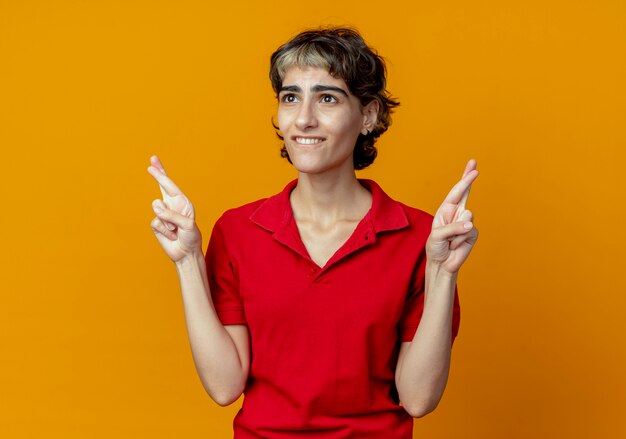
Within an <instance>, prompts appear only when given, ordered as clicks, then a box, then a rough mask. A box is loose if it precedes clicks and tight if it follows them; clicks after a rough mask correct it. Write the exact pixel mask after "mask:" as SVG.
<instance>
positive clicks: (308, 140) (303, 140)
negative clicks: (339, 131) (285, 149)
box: [293, 137, 326, 145]
mask: <svg viewBox="0 0 626 439" xmlns="http://www.w3.org/2000/svg"><path fill="white" fill-rule="evenodd" d="M293 140H294V141H295V142H296V143H298V144H300V145H316V144H318V143H321V142H323V141H324V140H326V139H324V138H323V137H293Z"/></svg>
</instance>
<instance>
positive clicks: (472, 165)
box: [459, 159, 478, 210]
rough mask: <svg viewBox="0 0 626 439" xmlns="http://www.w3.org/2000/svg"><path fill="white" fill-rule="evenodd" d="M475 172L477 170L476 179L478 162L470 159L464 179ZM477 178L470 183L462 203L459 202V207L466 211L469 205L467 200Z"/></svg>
mask: <svg viewBox="0 0 626 439" xmlns="http://www.w3.org/2000/svg"><path fill="white" fill-rule="evenodd" d="M473 170H476V173H477V174H476V177H477V176H478V170H477V169H476V160H474V159H470V160H469V161H468V162H467V165H465V171H463V178H464V177H465V176H466V175H467V174H469V173H470V172H472V171H473ZM476 177H474V178H473V179H472V181H470V183H469V186H468V187H467V189H466V190H465V192H464V193H463V196H462V197H461V201H459V207H460V208H461V209H462V210H465V204H466V203H467V198H468V197H469V193H470V189H471V187H472V182H473V181H474V179H476Z"/></svg>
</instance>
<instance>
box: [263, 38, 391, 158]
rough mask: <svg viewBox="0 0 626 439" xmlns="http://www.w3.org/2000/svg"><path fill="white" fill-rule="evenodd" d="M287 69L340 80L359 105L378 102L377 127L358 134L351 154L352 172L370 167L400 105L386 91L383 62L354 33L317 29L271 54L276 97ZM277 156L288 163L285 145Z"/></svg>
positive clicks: (273, 86) (290, 41)
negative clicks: (320, 71)
mask: <svg viewBox="0 0 626 439" xmlns="http://www.w3.org/2000/svg"><path fill="white" fill-rule="evenodd" d="M290 67H320V68H324V69H326V70H328V73H329V74H330V75H331V76H333V77H335V78H340V79H343V80H344V81H345V83H346V85H347V86H348V89H349V90H350V92H351V93H352V94H353V95H354V96H356V97H357V98H358V99H359V101H360V102H361V105H367V104H368V103H370V102H372V101H373V100H376V101H378V104H379V109H378V119H377V122H376V126H375V127H374V128H373V129H372V130H371V131H370V132H369V133H368V134H367V135H363V134H359V137H358V138H357V141H356V145H355V147H354V154H353V158H354V169H364V168H366V167H368V166H369V165H371V164H372V163H373V162H374V159H375V158H376V155H377V154H378V151H377V150H376V147H375V146H374V144H375V143H376V139H377V138H378V137H380V135H381V134H383V133H384V132H385V131H387V128H389V125H391V113H392V111H393V108H394V107H397V106H398V105H400V103H399V102H398V101H397V100H395V99H393V98H392V97H391V95H390V94H389V93H388V92H387V90H386V84H387V81H386V75H387V68H386V66H385V62H384V60H383V58H382V57H381V56H379V55H378V54H377V53H376V51H375V50H374V49H372V48H370V47H368V45H367V44H366V43H365V41H364V40H363V38H362V37H361V35H360V34H359V33H358V31H356V30H355V29H351V28H342V27H330V28H319V29H314V30H306V31H304V32H301V33H299V34H298V35H296V36H295V37H293V38H292V39H291V40H289V41H288V42H287V43H285V44H283V45H282V46H280V47H279V48H278V49H277V50H276V52H274V53H273V54H272V57H271V58H270V80H271V81H272V88H273V89H274V92H275V93H276V97H278V94H279V92H280V89H281V87H282V83H283V79H284V77H285V73H286V71H287V70H288V69H289V68H290ZM273 125H274V128H275V129H276V135H277V136H278V138H279V139H280V140H283V141H284V138H283V137H282V136H281V134H280V133H279V131H278V126H276V124H273ZM280 155H281V156H282V157H284V158H286V159H287V160H289V163H291V160H290V159H289V154H288V153H287V148H286V147H285V145H284V144H283V146H282V148H281V150H280Z"/></svg>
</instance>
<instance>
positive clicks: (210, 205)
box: [0, 0, 626, 439]
mask: <svg viewBox="0 0 626 439" xmlns="http://www.w3.org/2000/svg"><path fill="white" fill-rule="evenodd" d="M625 9H626V7H625V3H624V2H622V1H617V0H616V1H607V0H603V1H586V2H578V1H574V2H565V1H553V2H549V3H548V4H546V2H544V1H536V0H533V1H529V2H496V1H491V2H489V1H474V2H466V1H452V2H444V3H442V2H419V3H414V2H408V1H407V2H383V3H382V4H381V2H378V1H346V2H338V1H336V0H333V1H326V0H318V1H315V2H305V3H296V2H269V1H267V2H254V3H253V2H249V3H245V2H220V3H219V6H215V5H212V4H211V3H210V2H200V1H193V2H192V1H178V2H171V1H106V2H96V1H90V2H89V1H82V2H79V1H67V0H63V1H61V0H59V1H54V2H49V1H39V2H35V1H8V0H2V1H0V124H1V125H0V146H1V148H2V154H1V156H0V163H1V166H2V172H0V179H1V181H0V184H1V185H2V186H1V188H2V201H3V203H2V205H3V208H2V214H1V215H0V221H1V224H0V226H1V227H2V230H4V233H3V235H2V252H0V257H1V258H2V261H1V262H2V265H1V267H2V294H1V299H2V303H1V306H0V310H1V312H2V318H1V320H0V322H1V323H0V337H1V340H0V342H1V343H2V363H1V364H2V365H1V366H0V367H1V368H2V369H1V371H0V372H1V373H0V389H1V390H0V404H1V405H0V436H2V437H7V438H8V437H11V438H23V437H50V438H52V437H59V438H87V437H88V438H110V437H129V438H131V437H132V438H135V437H151V438H156V437H164V438H166V437H168V438H169V437H177V436H179V435H184V437H207V438H228V437H232V418H233V417H234V415H235V413H236V412H237V410H238V408H239V407H240V404H241V399H240V400H239V401H238V402H237V403H235V404H233V405H232V406H229V407H227V408H221V407H219V406H218V405H217V404H215V403H214V402H213V401H212V400H211V399H210V398H209V397H208V395H207V394H206V393H205V392H204V389H203V388H202V385H201V383H200V380H199V378H198V377H197V374H196V371H195V369H194V365H193V360H192V357H191V352H190V348H189V344H188V340H187V333H186V328H185V323H184V315H183V309H182V302H181V296H180V290H179V285H178V280H177V276H176V272H175V269H174V267H173V265H172V263H171V261H169V259H167V257H166V256H165V254H164V253H163V251H162V250H161V248H160V247H159V245H158V243H157V241H156V239H155V238H154V236H153V234H152V231H151V229H150V226H149V223H150V221H151V219H152V218H153V213H152V210H151V206H150V204H151V201H152V200H153V199H155V198H157V197H159V196H160V193H159V191H158V186H157V184H156V182H155V181H154V180H153V178H152V177H151V176H150V175H149V174H148V173H147V172H146V168H147V166H148V164H149V161H148V159H149V156H150V155H152V154H157V155H159V156H160V157H161V159H162V161H163V163H164V165H165V167H166V169H167V170H168V173H169V174H170V175H171V176H172V177H173V179H174V181H175V182H176V183H177V184H178V185H179V186H180V187H181V189H182V190H183V191H184V192H185V193H186V194H187V195H188V196H189V198H190V199H191V200H192V202H193V203H194V205H195V207H196V211H197V217H198V224H199V227H200V229H201V230H202V232H203V237H204V244H203V245H204V246H206V242H207V239H208V236H209V234H210V231H211V228H212V225H213V222H214V221H215V219H216V218H217V217H218V215H219V214H220V213H221V212H222V211H224V210H225V209H227V208H229V207H233V206H237V205H240V204H242V203H245V202H248V201H252V200H255V199H257V198H260V197H264V196H267V195H271V194H273V193H276V192H278V191H279V190H280V189H282V188H283V186H284V185H285V183H286V182H287V181H289V180H290V179H291V178H294V176H295V174H294V171H293V169H292V168H291V167H290V166H289V165H288V163H287V162H286V161H284V160H282V159H280V157H279V155H278V151H279V147H280V145H279V143H278V140H277V139H276V138H275V137H274V133H273V129H272V127H271V123H270V121H271V119H270V118H271V116H272V115H273V114H274V112H275V101H274V97H273V95H272V92H271V88H270V83H269V80H268V75H267V71H268V64H269V56H270V54H271V53H272V52H273V51H274V49H276V47H278V45H280V44H281V43H283V42H284V41H286V40H287V39H288V38H289V37H291V36H293V35H294V34H295V33H296V32H298V31H300V30H302V29H303V28H308V27H312V26H316V25H318V24H329V23H332V24H346V25H352V26H356V27H357V28H358V29H360V31H361V32H362V33H363V35H364V36H365V38H366V39H367V40H368V41H369V42H370V44H371V45H373V46H374V47H375V48H377V49H378V51H379V52H380V53H381V54H382V55H383V56H384V57H385V58H386V59H387V61H388V68H389V89H390V90H391V92H392V93H393V94H394V95H395V96H396V97H398V98H399V99H400V101H401V103H402V105H401V107H399V108H398V110H397V112H396V114H395V117H394V123H393V126H392V127H391V129H390V131H389V132H388V133H387V134H385V135H384V136H383V137H382V138H381V141H380V143H379V152H380V154H379V158H378V159H377V161H376V163H375V164H374V165H373V167H372V168H371V169H369V170H366V171H363V172H360V174H359V176H360V177H367V178H374V179H376V180H377V181H378V182H379V183H380V184H381V185H382V186H383V188H384V189H385V190H386V191H387V192H388V193H389V194H390V195H392V196H393V197H395V198H396V199H398V200H401V201H404V202H405V203H407V204H410V205H413V206H416V207H419V208H422V209H423V210H426V211H429V212H431V213H434V212H435V210H436V209H437V207H438V206H439V204H440V203H441V201H443V198H444V196H445V195H446V193H447V192H448V190H449V189H450V188H451V187H452V185H453V184H454V183H455V182H456V181H457V180H458V179H459V178H460V177H461V174H462V171H463V168H464V166H465V163H466V162H467V160H468V159H469V158H475V159H476V160H477V162H478V169H479V170H480V172H481V175H480V176H479V177H478V180H477V181H476V182H475V183H474V185H473V188H472V192H471V195H470V198H469V202H468V208H469V209H471V210H472V211H473V213H474V215H475V223H476V225H477V227H478V229H479V230H480V233H481V234H480V238H479V240H478V243H477V244H476V247H475V248H474V250H473V252H472V254H471V256H470V259H469V260H468V261H467V262H466V264H465V265H464V266H463V268H462V269H461V272H460V275H459V292H460V299H461V306H462V320H461V329H460V334H459V337H458V338H457V340H456V342H455V346H454V350H453V357H452V368H451V372H450V379H449V382H448V386H447V389H446V392H445V394H444V397H443V400H442V401H441V403H440V405H439V407H438V408H437V410H436V411H435V412H433V413H431V414H429V415H428V416H426V417H424V418H421V419H416V420H415V437H423V438H481V439H484V438H554V437H563V438H616V437H626V422H625V421H624V417H623V415H624V413H626V400H625V396H624V395H625V390H626V389H625V387H626V386H625V383H626V380H625V379H624V376H623V374H624V371H625V370H626V369H625V367H624V366H625V356H626V354H625V349H624V342H623V336H624V334H625V333H626V332H625V328H624V326H625V323H624V322H625V320H626V318H625V317H624V303H625V300H624V286H623V280H622V278H621V277H620V276H621V275H622V274H623V263H624V256H623V252H624V249H625V248H626V247H625V244H626V242H625V240H624V232H623V226H624V224H625V222H626V221H625V219H626V218H625V215H624V212H625V208H624V189H625V188H626V185H625V184H624V172H623V171H619V169H623V166H624V164H623V159H624V152H623V151H624V147H625V146H626V134H625V131H626V130H625V122H626V87H625V84H624V82H625V81H624V79H625V78H626V56H625V54H626V52H625V49H626V26H625V25H624V22H625V19H626V10H625ZM618 173H620V174H621V175H622V176H621V177H620V178H618Z"/></svg>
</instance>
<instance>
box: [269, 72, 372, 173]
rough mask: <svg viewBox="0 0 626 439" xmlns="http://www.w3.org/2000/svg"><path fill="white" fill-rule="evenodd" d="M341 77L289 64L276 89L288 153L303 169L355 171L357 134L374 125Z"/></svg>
mask: <svg viewBox="0 0 626 439" xmlns="http://www.w3.org/2000/svg"><path fill="white" fill-rule="evenodd" d="M370 106H371V105H370V104H368V105H367V106H366V107H363V106H362V105H361V103H360V102H359V100H358V99H357V98H356V97H355V96H354V95H352V94H351V93H350V91H349V90H348V87H347V85H346V83H345V81H344V80H343V79H337V78H333V77H332V76H331V75H330V74H329V73H328V71H327V70H326V69H323V68H319V67H303V68H301V67H291V68H289V69H288V70H287V72H286V74H285V77H284V79H283V85H282V88H281V89H280V91H279V94H278V127H279V129H280V131H281V133H282V135H283V138H284V142H285V147H286V148H287V152H288V153H289V158H290V160H291V162H292V163H293V165H294V166H295V168H296V169H297V170H298V171H299V172H302V173H311V174H320V173H323V172H325V171H329V170H340V172H341V171H343V170H345V172H354V164H353V159H352V153H353V150H354V145H355V143H356V139H357V137H358V135H359V133H363V134H366V132H367V129H370V130H371V129H372V128H373V126H374V125H373V123H374V122H375V117H376V116H375V114H376V112H375V111H374V112H372V111H368V108H369V107H370Z"/></svg>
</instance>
